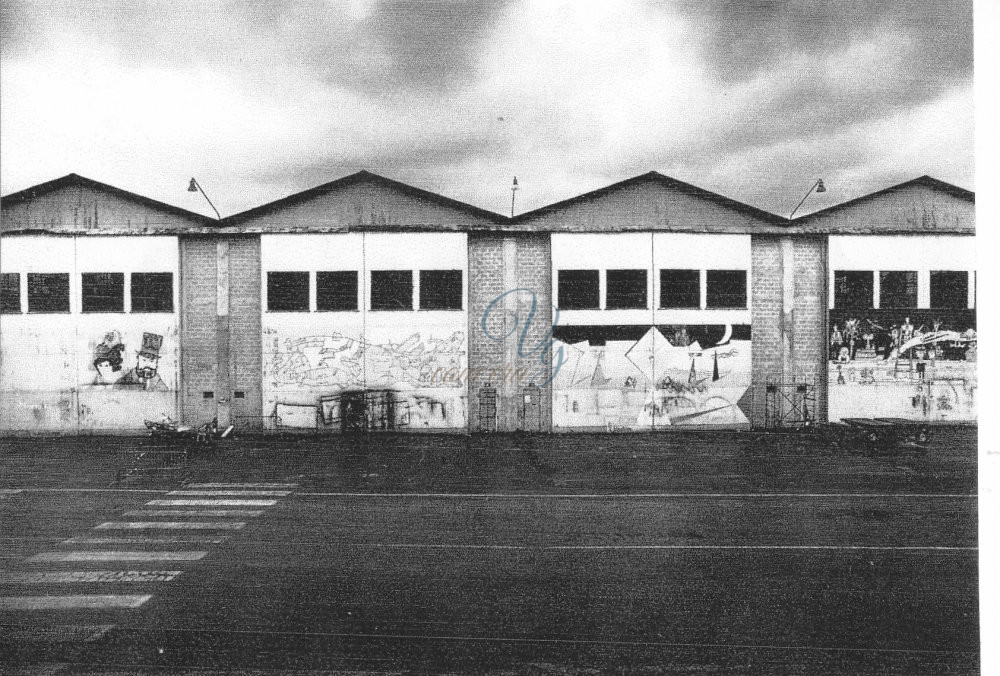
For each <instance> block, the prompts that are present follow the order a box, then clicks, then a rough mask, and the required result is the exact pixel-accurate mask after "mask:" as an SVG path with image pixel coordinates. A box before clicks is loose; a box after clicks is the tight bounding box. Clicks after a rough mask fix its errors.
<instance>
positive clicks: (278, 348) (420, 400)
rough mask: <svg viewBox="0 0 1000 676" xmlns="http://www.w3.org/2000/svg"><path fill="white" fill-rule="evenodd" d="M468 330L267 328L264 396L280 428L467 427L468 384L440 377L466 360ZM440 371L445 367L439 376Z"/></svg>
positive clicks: (378, 428) (458, 367)
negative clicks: (371, 334)
mask: <svg viewBox="0 0 1000 676" xmlns="http://www.w3.org/2000/svg"><path fill="white" fill-rule="evenodd" d="M465 343H466V336H465V332H464V331H457V330H455V331H443V332H441V334H440V337H439V336H435V335H428V334H427V333H421V332H409V333H407V334H406V335H405V337H401V338H399V339H394V338H392V337H388V338H386V339H384V340H381V341H379V340H376V339H369V340H362V339H359V338H356V337H352V336H349V335H346V334H344V333H341V332H336V331H333V332H330V333H329V334H326V335H313V334H311V335H303V336H291V337H288V336H285V337H282V336H280V335H279V334H278V332H277V331H276V330H273V329H272V330H268V331H266V332H265V354H264V374H265V388H266V390H270V392H265V398H267V395H268V394H270V395H271V397H273V402H274V406H275V408H274V415H275V424H276V425H277V426H280V427H300V428H302V427H308V428H321V429H322V428H326V429H332V430H342V431H353V430H395V429H414V428H462V427H464V426H465V425H466V420H467V410H466V396H465V392H466V389H465V386H464V383H462V382H458V381H457V380H447V379H442V378H441V377H440V373H442V372H454V371H457V370H460V369H462V368H464V367H465V364H466V345H465ZM435 374H438V375H437V376H436V375H435Z"/></svg>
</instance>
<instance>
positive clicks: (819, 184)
mask: <svg viewBox="0 0 1000 676" xmlns="http://www.w3.org/2000/svg"><path fill="white" fill-rule="evenodd" d="M191 180H194V179H191ZM813 190H815V191H816V192H826V186H825V185H823V179H821V178H820V179H817V180H816V182H815V183H813V185H812V187H811V188H809V192H807V193H806V196H805V197H803V198H802V201H801V202H799V204H798V206H796V207H795V208H794V209H792V213H790V214H789V215H788V220H792V216H794V215H795V212H796V211H798V210H799V207H801V206H802V205H803V204H805V201H806V200H807V199H809V195H811V194H812V192H813Z"/></svg>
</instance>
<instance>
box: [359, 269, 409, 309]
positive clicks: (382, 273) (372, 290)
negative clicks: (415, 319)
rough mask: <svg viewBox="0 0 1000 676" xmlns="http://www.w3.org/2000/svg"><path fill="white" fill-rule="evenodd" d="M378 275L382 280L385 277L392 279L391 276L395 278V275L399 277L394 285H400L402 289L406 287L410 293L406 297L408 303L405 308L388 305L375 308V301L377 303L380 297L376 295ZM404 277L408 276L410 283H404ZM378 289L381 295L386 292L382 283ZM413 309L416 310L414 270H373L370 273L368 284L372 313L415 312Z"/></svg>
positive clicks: (400, 298) (369, 303) (369, 305)
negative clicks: (414, 303)
mask: <svg viewBox="0 0 1000 676" xmlns="http://www.w3.org/2000/svg"><path fill="white" fill-rule="evenodd" d="M376 275H378V277H379V279H380V280H381V279H383V278H385V277H390V276H393V275H395V276H397V277H398V279H397V280H395V281H394V282H393V284H394V285H398V286H400V287H404V286H405V287H406V288H407V290H408V292H409V293H408V294H407V295H406V296H405V298H406V301H407V302H406V306H405V307H402V306H400V307H390V306H389V305H388V304H385V305H384V306H380V307H376V306H375V304H376V303H375V301H376V299H377V296H378V294H377V293H376ZM403 275H408V277H409V281H408V283H404V282H403ZM378 289H379V293H381V292H382V291H383V290H384V287H383V286H382V283H381V282H379V284H378ZM402 299H403V296H402V295H400V296H399V300H402ZM379 300H381V299H379ZM413 309H414V308H413V270H412V269H411V270H384V269H383V270H371V271H370V273H369V283H368V310H369V311H370V312H413Z"/></svg>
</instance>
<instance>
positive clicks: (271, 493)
mask: <svg viewBox="0 0 1000 676" xmlns="http://www.w3.org/2000/svg"><path fill="white" fill-rule="evenodd" d="M291 494H292V492H291V491H234V490H226V489H223V488H220V489H218V490H214V491H213V490H203V491H170V492H169V493H167V495H195V496H196V495H230V496H233V497H244V498H252V497H261V498H265V497H278V498H283V497H285V496H286V495H291Z"/></svg>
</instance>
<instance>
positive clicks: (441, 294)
mask: <svg viewBox="0 0 1000 676" xmlns="http://www.w3.org/2000/svg"><path fill="white" fill-rule="evenodd" d="M420 309H421V310H461V309H462V271H461V270H421V271H420Z"/></svg>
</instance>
